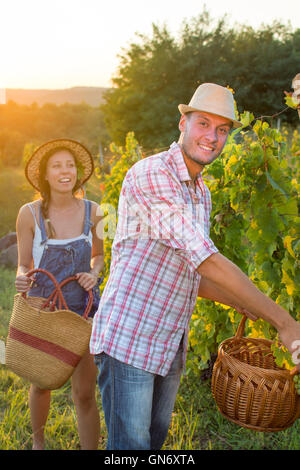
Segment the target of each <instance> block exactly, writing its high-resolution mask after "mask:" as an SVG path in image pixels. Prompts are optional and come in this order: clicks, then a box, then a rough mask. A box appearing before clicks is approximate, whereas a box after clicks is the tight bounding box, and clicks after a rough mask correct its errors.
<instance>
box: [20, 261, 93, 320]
mask: <svg viewBox="0 0 300 470" xmlns="http://www.w3.org/2000/svg"><path fill="white" fill-rule="evenodd" d="M37 272H40V273H43V274H46V275H47V276H48V277H49V278H50V279H51V281H52V282H53V284H54V286H55V288H54V290H53V292H52V293H51V294H50V296H49V297H48V299H47V300H46V302H45V303H44V304H43V305H42V308H45V307H48V306H49V304H50V302H51V300H53V309H54V306H55V304H56V302H57V300H58V308H59V310H61V309H62V307H64V309H65V310H69V308H68V306H67V304H66V301H65V299H64V296H63V293H62V290H61V288H62V287H63V286H64V285H65V284H67V283H68V282H70V281H73V280H74V281H75V280H77V278H76V276H71V277H69V278H67V279H64V280H63V281H62V282H61V283H60V284H59V283H58V282H57V280H56V279H55V277H54V276H53V274H51V273H50V272H49V271H46V270H45V269H42V268H36V269H32V270H31V271H29V272H28V273H26V275H27V276H28V277H30V276H32V274H35V273H37ZM88 294H89V300H88V304H87V306H86V309H85V312H84V314H83V318H84V319H87V317H88V315H89V313H90V311H91V308H92V305H93V292H92V289H91V290H89V291H88ZM22 296H23V297H24V298H25V299H26V292H23V293H22Z"/></svg>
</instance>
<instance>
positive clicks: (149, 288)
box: [90, 143, 218, 376]
mask: <svg viewBox="0 0 300 470" xmlns="http://www.w3.org/2000/svg"><path fill="white" fill-rule="evenodd" d="M195 183H196V184H195V187H194V186H193V185H192V180H191V178H190V176H189V173H188V170H187V167H186V165H185V162H184V159H183V156H182V153H181V150H180V147H179V145H178V144H176V143H173V144H172V145H171V147H170V149H169V150H168V151H166V152H162V153H159V154H157V155H153V156H151V157H148V158H146V159H143V160H141V161H139V162H138V163H136V164H135V165H134V166H133V167H132V168H131V169H130V170H129V171H128V172H127V175H126V177H125V179H124V181H123V186H122V190H121V194H120V199H119V208H118V225H117V230H116V236H115V238H114V242H113V245H112V259H111V266H110V275H109V279H108V282H107V284H106V286H105V289H104V292H103V295H102V298H101V301H100V304H99V308H98V311H97V313H96V315H95V317H94V321H93V330H92V336H91V341H90V351H91V353H92V354H100V353H101V352H103V351H104V352H105V353H106V354H108V355H110V356H112V357H114V358H116V359H118V360H119V361H121V362H125V363H128V364H131V365H132V366H135V367H137V368H140V369H144V370H146V371H149V372H151V373H154V374H159V375H163V376H164V375H166V374H167V372H168V370H169V368H170V366H171V363H172V361H173V359H174V357H175V354H176V352H177V350H178V347H179V344H180V341H181V339H182V336H183V335H185V336H184V346H185V347H184V351H186V347H187V340H188V328H189V320H190V317H191V315H192V312H193V309H194V307H195V303H196V299H197V293H198V288H199V283H200V275H199V274H198V273H197V271H196V269H197V268H198V266H199V265H200V264H201V263H202V262H203V261H204V260H205V259H206V258H207V257H209V256H210V255H212V254H213V253H216V252H217V251H218V250H217V249H216V247H215V246H214V244H213V242H212V241H211V240H210V238H209V227H210V222H209V218H210V212H211V198H210V192H209V190H208V189H207V187H206V186H205V184H204V182H203V179H202V176H201V175H199V176H198V177H197V179H196V182H195ZM184 356H185V353H184Z"/></svg>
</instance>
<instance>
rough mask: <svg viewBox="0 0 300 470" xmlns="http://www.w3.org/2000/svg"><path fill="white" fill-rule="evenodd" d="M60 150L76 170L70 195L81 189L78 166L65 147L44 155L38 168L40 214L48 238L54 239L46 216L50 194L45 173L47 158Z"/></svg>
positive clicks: (53, 232)
mask: <svg viewBox="0 0 300 470" xmlns="http://www.w3.org/2000/svg"><path fill="white" fill-rule="evenodd" d="M61 150H66V151H67V152H69V153H70V154H71V155H72V157H73V158H74V161H75V165H76V168H77V181H76V184H75V186H74V188H73V189H72V193H73V194H74V193H76V191H78V189H80V188H81V183H80V181H79V180H78V169H79V167H80V165H79V164H78V162H77V160H76V157H75V155H74V154H73V153H72V152H71V150H70V149H68V148H66V147H57V148H55V149H52V150H50V151H49V152H48V153H47V154H46V155H44V157H43V158H42V160H41V162H40V167H39V188H40V195H41V199H42V204H41V210H42V214H43V217H44V219H45V222H46V229H47V232H48V236H49V237H50V238H55V230H54V228H53V227H52V225H51V222H50V219H49V214H48V211H49V202H50V195H51V192H50V186H49V183H48V181H47V180H46V171H47V163H48V160H49V158H50V157H52V155H54V154H55V153H57V152H59V151H61Z"/></svg>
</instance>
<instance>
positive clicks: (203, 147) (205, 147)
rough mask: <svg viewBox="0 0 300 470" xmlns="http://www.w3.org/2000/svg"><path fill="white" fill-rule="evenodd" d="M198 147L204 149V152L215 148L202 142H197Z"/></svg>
mask: <svg viewBox="0 0 300 470" xmlns="http://www.w3.org/2000/svg"><path fill="white" fill-rule="evenodd" d="M198 147H199V148H200V149H201V150H205V152H213V151H214V150H215V148H214V147H210V146H208V145H204V144H198Z"/></svg>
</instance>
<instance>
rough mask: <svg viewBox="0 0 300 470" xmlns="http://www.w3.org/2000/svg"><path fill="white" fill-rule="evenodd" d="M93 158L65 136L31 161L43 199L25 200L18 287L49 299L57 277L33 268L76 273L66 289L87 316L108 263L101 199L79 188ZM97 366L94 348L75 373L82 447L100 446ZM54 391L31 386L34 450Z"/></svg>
mask: <svg viewBox="0 0 300 470" xmlns="http://www.w3.org/2000/svg"><path fill="white" fill-rule="evenodd" d="M93 168H94V166H93V159H92V156H91V155H90V153H89V152H88V150H87V149H86V148H85V147H83V146H82V145H81V144H80V143H78V142H76V141H72V140H69V139H59V140H54V141H51V142H47V143H46V144H44V145H42V146H41V147H39V148H38V149H37V150H36V151H35V152H34V153H33V155H32V157H31V158H30V160H29V161H28V163H27V165H26V170H25V174H26V177H27V179H28V180H29V182H30V183H31V184H32V186H33V187H34V188H35V189H36V190H38V191H39V193H40V195H41V197H40V199H38V200H36V201H34V202H32V203H29V204H26V205H24V206H23V207H22V208H21V209H20V212H19V214H18V218H17V237H18V254H19V260H18V270H17V276H16V289H17V291H18V292H28V295H32V296H36V297H45V298H47V297H48V296H49V295H50V294H51V292H52V291H53V284H52V282H51V280H50V279H49V278H48V277H47V276H45V275H44V274H42V273H37V274H35V275H34V277H31V278H29V277H28V276H26V273H27V272H28V271H30V270H31V269H32V268H37V267H39V268H43V269H46V270H47V271H50V272H51V273H52V274H53V275H54V277H55V278H56V279H57V281H58V282H61V281H62V280H63V279H65V278H67V277H69V276H73V275H76V276H77V281H71V282H70V283H68V284H67V285H66V286H64V287H63V288H62V291H63V294H64V298H65V300H66V303H67V305H68V307H69V308H70V310H73V311H75V312H76V313H78V314H80V315H82V314H83V313H84V310H85V301H86V297H87V292H86V291H88V290H89V289H92V288H95V289H94V290H98V292H99V289H98V287H97V282H98V275H99V272H100V271H102V269H103V267H104V257H103V242H102V240H100V239H99V238H98V237H97V234H96V228H97V223H98V222H99V220H100V218H99V217H98V216H97V208H98V205H97V204H96V203H95V202H92V201H88V200H86V199H82V198H79V197H76V195H75V193H76V191H77V190H78V189H79V188H81V186H82V185H83V184H84V183H85V182H86V181H87V180H88V179H89V177H90V176H91V175H92V172H93ZM96 376H97V369H96V366H95V364H94V361H93V356H91V355H90V354H89V352H88V353H87V354H86V355H85V356H84V357H83V358H82V359H81V361H80V363H79V364H78V366H77V367H76V369H75V371H74V373H73V375H72V397H73V401H74V404H75V408H76V413H77V422H78V432H79V437H80V444H81V448H82V449H97V446H98V440H99V432H100V421H99V413H98V410H97V405H96V399H95V387H96ZM50 398H51V396H50V391H49V390H42V389H40V388H39V387H37V386H36V385H33V384H32V385H31V387H30V392H29V407H30V413H31V422H32V429H33V449H43V448H44V427H45V424H46V421H47V417H48V412H49V407H50Z"/></svg>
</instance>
